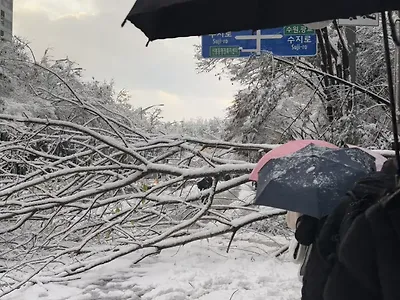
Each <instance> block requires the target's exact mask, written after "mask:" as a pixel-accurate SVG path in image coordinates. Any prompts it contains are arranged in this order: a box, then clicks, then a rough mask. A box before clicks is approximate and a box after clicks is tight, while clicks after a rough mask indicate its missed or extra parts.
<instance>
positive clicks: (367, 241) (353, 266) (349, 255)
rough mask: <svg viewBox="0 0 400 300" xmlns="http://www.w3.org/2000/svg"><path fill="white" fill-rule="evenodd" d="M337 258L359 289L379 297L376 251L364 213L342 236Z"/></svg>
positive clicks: (372, 296) (373, 296)
mask: <svg viewBox="0 0 400 300" xmlns="http://www.w3.org/2000/svg"><path fill="white" fill-rule="evenodd" d="M338 260H339V262H340V263H341V264H343V266H344V267H345V268H346V269H347V271H348V272H349V275H351V276H352V277H353V278H355V280H356V281H357V282H358V283H359V287H360V289H361V290H366V291H369V293H370V295H371V299H373V298H377V297H379V295H380V286H379V277H378V268H377V264H376V251H375V247H374V243H373V234H372V230H371V227H370V224H369V222H368V220H367V219H366V216H365V214H361V215H359V216H358V217H357V218H356V219H355V220H354V222H353V224H352V226H351V227H350V228H349V230H348V232H347V234H346V235H345V236H344V238H343V240H342V242H341V244H340V247H339V250H338ZM355 299H358V298H357V297H356V298H355ZM368 299H369V298H368Z"/></svg>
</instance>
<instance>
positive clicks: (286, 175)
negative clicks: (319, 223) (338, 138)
mask: <svg viewBox="0 0 400 300" xmlns="http://www.w3.org/2000/svg"><path fill="white" fill-rule="evenodd" d="M375 170H376V167H375V158H374V157H372V156H371V155H369V154H368V153H366V152H364V151H363V150H361V149H357V148H352V149H348V148H345V149H343V148H342V149H329V148H324V147H318V146H315V145H312V144H311V145H309V146H307V147H305V148H303V149H301V150H299V151H297V152H295V153H294V154H292V155H290V156H286V157H282V158H277V159H273V160H270V161H269V162H268V163H266V164H265V166H264V167H263V168H262V169H261V170H260V172H259V177H258V178H259V179H258V189H257V195H256V200H255V203H254V204H256V205H263V206H270V207H276V208H281V209H286V210H290V211H295V212H299V213H302V214H305V215H309V216H313V217H317V218H320V217H323V216H326V215H328V214H329V213H330V212H332V210H333V209H334V208H335V207H336V206H337V205H338V203H339V202H340V201H341V199H342V198H343V196H345V194H346V192H348V191H349V190H351V189H352V187H353V185H354V184H355V183H356V182H357V180H359V179H361V178H362V177H364V176H366V175H367V174H369V173H371V172H373V171H375Z"/></svg>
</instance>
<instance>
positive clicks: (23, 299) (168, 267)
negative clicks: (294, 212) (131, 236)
mask: <svg viewBox="0 0 400 300" xmlns="http://www.w3.org/2000/svg"><path fill="white" fill-rule="evenodd" d="M229 240H230V235H224V236H219V237H216V238H212V239H209V240H202V241H198V242H195V243H191V244H188V245H185V246H182V247H179V248H173V249H168V250H165V251H162V252H161V254H159V255H157V256H153V257H149V258H147V259H145V260H143V261H142V262H140V263H139V264H136V265H132V264H131V261H132V260H133V258H134V257H131V256H126V257H124V258H121V259H118V260H115V261H113V262H111V263H109V264H107V265H103V266H101V267H97V268H96V269H94V270H92V271H90V272H87V273H85V274H83V275H81V278H80V279H78V280H75V281H69V282H67V283H62V284H61V283H60V284H54V283H51V284H38V285H34V286H31V287H27V288H25V289H22V290H18V291H15V292H13V293H12V294H10V295H8V296H6V297H4V298H3V299H4V300H36V299H40V300H66V299H70V300H92V299H93V300H100V299H106V300H114V299H115V300H125V299H126V300H127V299H132V300H136V299H141V300H189V299H193V300H195V299H199V300H225V299H226V300H265V299H268V300H274V299H276V300H278V299H279V300H292V299H293V300H294V299H300V288H301V285H300V282H299V281H298V279H297V271H298V265H296V264H294V263H293V262H292V261H290V260H289V259H288V258H285V257H282V258H275V256H274V255H273V252H275V251H276V249H277V248H278V247H279V246H281V245H282V243H284V242H285V240H284V239H282V238H281V239H280V240H279V239H278V240H277V239H276V238H271V237H269V236H265V235H262V234H257V233H249V232H241V233H238V234H237V235H236V237H235V239H234V241H233V243H232V245H231V249H230V251H229V253H226V249H227V245H228V243H229ZM134 255H138V254H134Z"/></svg>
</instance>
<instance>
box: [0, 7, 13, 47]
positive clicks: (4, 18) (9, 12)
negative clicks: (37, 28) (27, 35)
mask: <svg viewBox="0 0 400 300" xmlns="http://www.w3.org/2000/svg"><path fill="white" fill-rule="evenodd" d="M12 29H13V0H0V39H1V40H3V41H4V40H6V41H11V39H12V36H13V30H12Z"/></svg>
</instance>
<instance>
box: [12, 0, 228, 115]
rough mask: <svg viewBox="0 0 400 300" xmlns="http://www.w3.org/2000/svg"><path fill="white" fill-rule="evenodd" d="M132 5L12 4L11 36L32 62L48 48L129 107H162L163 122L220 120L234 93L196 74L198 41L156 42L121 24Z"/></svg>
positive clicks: (75, 0) (76, 1) (94, 0)
mask: <svg viewBox="0 0 400 300" xmlns="http://www.w3.org/2000/svg"><path fill="white" fill-rule="evenodd" d="M133 3H134V0H118V1H115V0H16V1H14V10H15V11H14V34H16V35H18V36H20V37H24V38H26V39H27V40H29V41H30V42H31V46H32V48H33V49H34V51H35V53H36V56H38V57H39V56H41V55H42V54H43V52H44V50H45V49H46V48H48V47H51V48H52V52H51V53H52V55H53V57H54V58H63V57H66V56H68V57H69V58H70V59H72V60H74V61H76V62H78V63H79V64H80V66H81V67H83V68H84V69H85V70H86V72H85V75H86V76H87V77H88V78H90V77H92V76H93V77H95V78H96V79H97V80H104V79H106V80H110V79H114V80H115V83H116V87H117V89H122V88H125V89H127V90H129V91H130V93H131V95H132V104H133V105H134V106H142V107H145V106H149V105H153V104H160V103H163V104H164V105H165V107H164V117H165V119H167V120H174V119H176V120H180V119H183V118H185V119H189V118H196V117H203V118H210V117H214V116H223V115H224V114H225V108H226V107H227V106H228V105H229V103H230V101H231V100H232V95H233V93H234V87H233V86H232V85H231V83H230V82H229V81H228V80H222V81H219V80H217V78H216V77H215V76H214V75H213V74H197V73H196V70H195V59H194V57H193V56H194V47H193V45H194V44H196V43H199V41H200V38H198V37H194V38H184V39H174V40H167V41H156V42H153V43H151V44H150V45H149V47H148V48H146V47H145V44H146V42H147V39H146V37H145V36H144V34H143V33H142V32H141V31H140V30H138V29H137V28H136V27H134V26H133V25H132V24H131V23H129V22H128V23H127V24H126V25H125V27H124V28H121V26H120V25H121V22H122V21H123V19H124V18H125V16H126V14H127V13H128V12H129V10H130V9H131V7H132V5H133Z"/></svg>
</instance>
